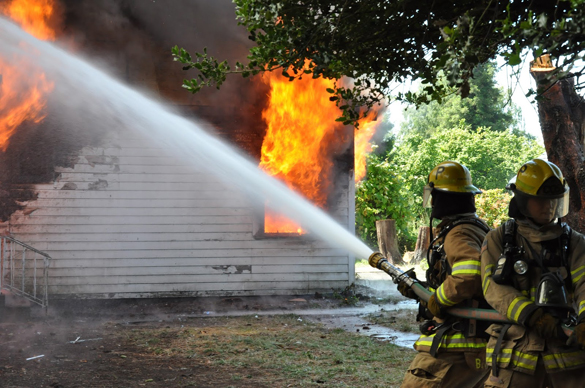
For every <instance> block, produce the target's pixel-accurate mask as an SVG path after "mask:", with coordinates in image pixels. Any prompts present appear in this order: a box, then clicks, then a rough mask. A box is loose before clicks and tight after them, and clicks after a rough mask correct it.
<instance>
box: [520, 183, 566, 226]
mask: <svg viewBox="0 0 585 388" xmlns="http://www.w3.org/2000/svg"><path fill="white" fill-rule="evenodd" d="M514 196H515V197H516V202H517V204H518V209H519V210H520V212H521V213H522V214H523V215H525V216H526V217H529V218H531V219H533V220H535V221H536V222H537V223H539V224H547V223H549V222H551V221H553V220H554V219H556V218H561V217H564V216H566V215H567V214H568V213H569V190H567V191H566V192H565V193H564V194H563V195H562V196H561V197H560V198H546V197H540V196H532V195H528V194H524V193H522V192H520V191H518V190H516V191H515V192H514Z"/></svg>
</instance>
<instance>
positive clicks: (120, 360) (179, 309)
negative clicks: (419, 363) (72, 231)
mask: <svg viewBox="0 0 585 388" xmlns="http://www.w3.org/2000/svg"><path fill="white" fill-rule="evenodd" d="M299 309H304V311H312V313H311V315H312V319H314V320H315V321H321V320H322V321H324V323H327V324H328V325H330V326H334V325H336V324H339V322H343V326H345V327H344V329H345V330H348V331H356V330H357V331H358V332H359V331H360V329H361V330H362V331H365V330H369V329H370V328H369V327H367V326H366V324H367V322H366V321H364V318H363V316H364V314H365V313H367V311H376V310H377V309H379V306H376V305H372V304H367V303H366V304H365V305H364V304H362V305H361V307H359V308H357V309H356V308H353V309H352V308H351V307H348V306H346V305H344V304H343V301H340V300H338V299H335V298H323V297H322V296H319V295H317V296H315V295H309V296H301V297H299V296H294V297H286V296H285V297H241V298H239V297H233V298H180V299H148V300H145V299H136V300H107V301H105V300H101V301H100V300H91V301H88V300H73V301H52V302H51V306H50V307H49V309H48V310H47V311H45V310H43V309H41V308H38V307H34V306H33V307H32V308H15V307H11V308H4V309H0V387H2V388H13V387H14V388H15V387H23V388H24V387H26V388H31V387H53V388H58V387H63V388H65V387H66V388H70V387H139V386H150V387H183V386H196V387H262V385H259V384H258V382H257V381H258V379H251V381H254V382H253V383H252V382H246V381H245V380H240V381H237V382H234V381H233V380H232V379H230V375H232V373H233V372H234V371H233V368H231V367H228V366H226V367H225V368H222V367H218V366H213V367H212V366H210V365H208V364H206V363H205V362H204V361H203V360H198V359H187V358H184V357H183V358H172V357H170V358H169V357H155V356H153V355H148V354H144V353H143V352H142V351H141V349H138V348H136V346H135V345H133V344H132V342H131V341H126V340H125V336H127V333H128V331H129V330H131V329H132V328H139V327H148V328H153V329H157V328H159V329H160V328H177V327H183V326H187V325H188V326H190V327H205V326H209V325H214V324H216V323H217V318H216V317H220V316H222V315H226V314H228V315H250V314H272V313H274V312H276V313H285V314H286V313H288V312H290V313H294V312H295V311H298V310H299ZM368 309H369V310H368ZM322 312H325V313H324V314H323V315H321V313H322ZM332 316H333V317H335V316H338V317H343V320H336V319H334V318H332ZM362 322H365V323H362ZM228 368H229V369H230V370H229V371H228V370H227V369H228ZM246 373H247V374H248V375H253V374H262V371H261V370H252V371H251V370H247V371H246ZM260 380H261V379H260Z"/></svg>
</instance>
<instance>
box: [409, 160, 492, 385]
mask: <svg viewBox="0 0 585 388" xmlns="http://www.w3.org/2000/svg"><path fill="white" fill-rule="evenodd" d="M479 193H481V191H480V190H479V189H478V188H477V187H475V186H474V185H473V184H472V182H471V175H470V173H469V170H468V169H467V168H466V167H465V166H463V165H461V164H459V163H457V162H453V161H446V162H443V163H440V164H439V165H437V166H436V167H435V168H434V169H433V170H432V171H431V173H430V174H429V177H428V183H427V185H426V186H425V188H424V192H423V205H424V206H425V207H429V206H430V207H431V208H432V210H431V230H432V223H433V219H434V218H436V219H439V220H440V223H439V224H438V226H437V227H436V229H435V236H436V237H434V238H433V237H432V235H431V244H430V246H429V249H428V252H427V259H428V261H429V269H428V270H427V273H426V278H427V279H426V281H427V284H428V286H429V287H430V288H431V290H434V294H433V295H432V296H431V298H430V300H429V301H428V304H427V305H426V306H424V305H423V306H424V308H423V309H421V310H420V311H422V313H421V312H419V320H421V319H424V318H426V319H427V321H425V322H424V323H423V324H422V325H421V331H422V332H423V335H422V336H421V337H420V338H419V339H418V340H417V341H416V342H415V344H414V348H415V349H416V350H417V351H418V352H419V353H418V354H417V356H416V357H415V358H414V360H413V361H412V363H411V364H410V366H409V368H408V371H407V372H406V374H405V376H404V380H403V382H402V385H401V386H402V387H403V388H410V387H415V388H425V387H462V388H465V387H476V386H477V387H479V386H482V385H483V381H484V380H485V378H486V377H487V374H488V370H487V369H486V366H485V346H486V339H485V338H482V333H481V332H482V331H483V330H480V329H478V327H477V323H478V322H474V321H466V320H462V319H453V318H450V317H449V316H448V315H447V314H446V313H445V309H447V308H448V307H452V306H456V305H457V306H468V305H469V306H475V307H484V305H483V303H482V301H483V295H482V292H481V278H480V261H479V258H480V250H481V244H482V242H483V240H484V238H485V235H486V233H487V231H488V230H489V227H488V226H487V225H486V224H485V222H483V221H482V220H480V219H479V218H478V217H477V215H476V214H475V210H476V209H475V195H476V194H479ZM399 291H400V292H401V293H402V294H403V295H405V296H408V297H412V294H411V290H409V289H407V288H406V287H405V286H404V285H399ZM483 302H484V303H485V301H483ZM423 315H426V317H424V318H423V317H422V316H423ZM484 337H485V335H484Z"/></svg>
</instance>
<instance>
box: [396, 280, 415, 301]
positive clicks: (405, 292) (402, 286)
mask: <svg viewBox="0 0 585 388" xmlns="http://www.w3.org/2000/svg"><path fill="white" fill-rule="evenodd" d="M398 292H400V293H401V294H402V296H405V297H407V298H410V299H418V295H416V294H415V293H414V291H413V290H412V288H410V287H409V286H408V285H407V284H406V283H405V282H402V283H398Z"/></svg>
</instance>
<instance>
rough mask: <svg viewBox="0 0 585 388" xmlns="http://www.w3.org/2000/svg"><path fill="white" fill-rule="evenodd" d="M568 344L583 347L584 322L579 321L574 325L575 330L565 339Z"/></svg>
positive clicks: (584, 345)
mask: <svg viewBox="0 0 585 388" xmlns="http://www.w3.org/2000/svg"><path fill="white" fill-rule="evenodd" d="M567 345H568V346H575V347H579V348H581V349H582V350H583V349H585V322H581V323H580V324H578V325H577V326H575V330H573V333H572V334H571V336H570V337H569V339H568V340H567Z"/></svg>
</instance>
